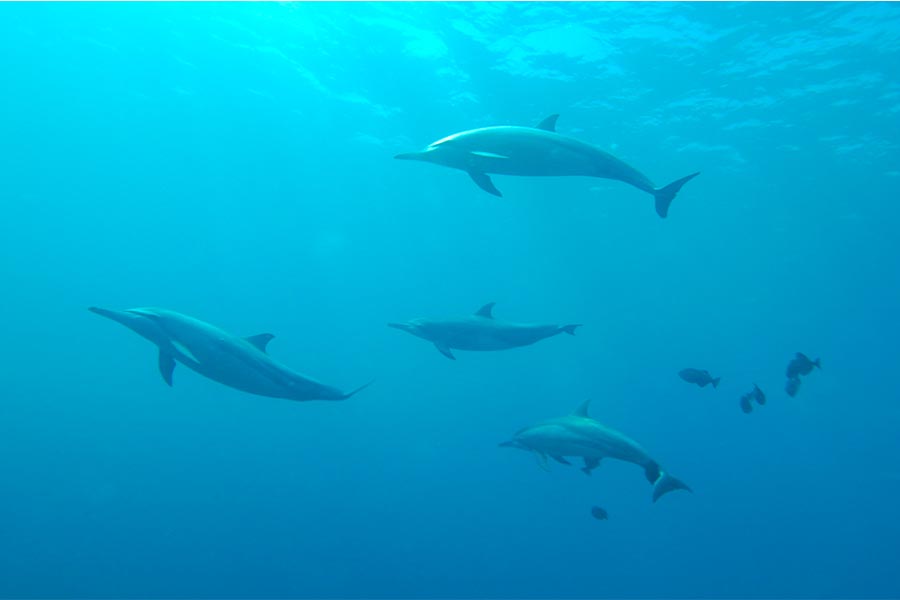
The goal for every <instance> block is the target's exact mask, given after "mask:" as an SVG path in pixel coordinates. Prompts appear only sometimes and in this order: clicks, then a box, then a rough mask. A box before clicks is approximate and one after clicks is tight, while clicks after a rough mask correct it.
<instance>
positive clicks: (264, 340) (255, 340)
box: [244, 333, 275, 352]
mask: <svg viewBox="0 0 900 600" xmlns="http://www.w3.org/2000/svg"><path fill="white" fill-rule="evenodd" d="M274 337H275V336H274V335H272V334H271V333H260V334H257V335H250V336H247V337H245V338H244V339H245V340H247V341H248V342H250V343H251V344H253V345H254V346H256V349H257V350H259V351H260V352H265V351H266V346H268V345H269V342H271V341H272V338H274Z"/></svg>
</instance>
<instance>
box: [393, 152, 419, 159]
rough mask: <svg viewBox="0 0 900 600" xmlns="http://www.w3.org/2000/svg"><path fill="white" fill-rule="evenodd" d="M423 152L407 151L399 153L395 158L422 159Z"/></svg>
mask: <svg viewBox="0 0 900 600" xmlns="http://www.w3.org/2000/svg"><path fill="white" fill-rule="evenodd" d="M422 154H423V153H422V152H406V153H404V154H398V155H396V156H395V157H394V158H396V159H398V160H422Z"/></svg>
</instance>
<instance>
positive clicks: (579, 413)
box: [572, 400, 591, 419]
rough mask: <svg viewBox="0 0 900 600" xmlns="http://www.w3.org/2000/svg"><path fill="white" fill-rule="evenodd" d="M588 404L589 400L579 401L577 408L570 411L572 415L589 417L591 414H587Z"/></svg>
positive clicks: (589, 403)
mask: <svg viewBox="0 0 900 600" xmlns="http://www.w3.org/2000/svg"><path fill="white" fill-rule="evenodd" d="M590 405H591V401H590V400H585V401H584V402H582V403H581V406H579V407H578V408H576V409H575V411H574V412H573V413H572V416H575V417H584V418H586V419H590V418H591V416H590V415H589V414H588V407H589V406H590Z"/></svg>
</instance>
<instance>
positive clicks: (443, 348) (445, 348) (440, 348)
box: [434, 342, 456, 360]
mask: <svg viewBox="0 0 900 600" xmlns="http://www.w3.org/2000/svg"><path fill="white" fill-rule="evenodd" d="M434 347H435V348H437V349H438V352H440V353H441V354H443V355H444V356H446V357H447V358H449V359H450V360H456V357H455V356H453V353H452V352H450V347H449V346H445V345H444V344H439V343H437V342H434Z"/></svg>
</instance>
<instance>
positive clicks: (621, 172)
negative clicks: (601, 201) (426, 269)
mask: <svg viewBox="0 0 900 600" xmlns="http://www.w3.org/2000/svg"><path fill="white" fill-rule="evenodd" d="M558 118H559V115H550V116H549V117H547V118H546V119H544V120H543V121H541V122H540V123H539V124H538V125H537V126H536V127H516V126H499V127H483V128H480V129H471V130H469V131H462V132H460V133H454V134H453V135H449V136H447V137H445V138H442V139H440V140H438V141H436V142H433V143H432V144H430V145H429V146H428V147H426V148H425V149H424V150H422V151H420V152H408V153H404V154H398V155H396V156H395V157H394V158H399V159H401V160H420V161H424V162H430V163H434V164H437V165H443V166H445V167H450V168H453V169H459V170H461V171H465V172H467V173H468V174H469V177H471V178H472V181H474V182H475V184H476V185H477V186H478V187H480V188H481V189H483V190H484V191H486V192H487V193H489V194H493V195H495V196H502V195H503V194H501V193H500V190H498V189H497V188H496V186H494V183H493V182H492V181H491V178H490V174H497V175H523V176H572V175H581V176H586V177H599V178H602V179H615V180H617V181H622V182H624V183H627V184H629V185H632V186H634V187H636V188H638V189H639V190H641V191H644V192H647V193H648V194H650V195H652V196H653V198H654V200H655V204H656V213H657V214H658V215H659V216H660V217H662V218H665V217H666V215H667V214H668V212H669V205H670V204H671V203H672V200H673V199H674V198H675V195H676V194H677V193H678V191H679V190H680V189H681V187H682V186H683V185H684V184H685V183H687V182H688V181H690V180H691V179H693V178H694V177H696V176H697V175H699V174H700V173H699V171H698V172H696V173H691V174H690V175H687V176H686V177H682V178H681V179H678V180H676V181H673V182H672V183H670V184H668V185H665V186H663V187H656V185H655V184H654V183H653V182H652V181H651V180H650V179H649V178H648V177H647V176H646V175H644V174H643V173H641V172H640V171H638V170H637V169H635V168H634V167H632V166H631V165H629V164H627V163H625V162H624V161H622V160H620V159H618V158H616V157H615V156H613V155H612V154H609V153H608V152H604V151H603V150H601V149H600V148H597V147H596V146H593V145H591V144H588V143H586V142H582V141H580V140H576V139H575V138H571V137H568V136H564V135H560V134H558V133H556V120H557V119H558Z"/></svg>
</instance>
